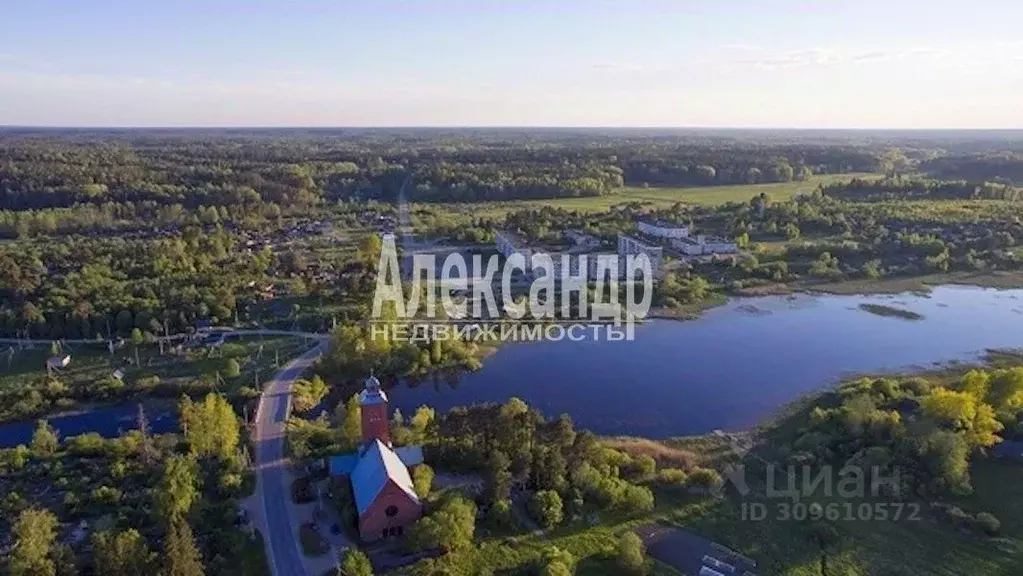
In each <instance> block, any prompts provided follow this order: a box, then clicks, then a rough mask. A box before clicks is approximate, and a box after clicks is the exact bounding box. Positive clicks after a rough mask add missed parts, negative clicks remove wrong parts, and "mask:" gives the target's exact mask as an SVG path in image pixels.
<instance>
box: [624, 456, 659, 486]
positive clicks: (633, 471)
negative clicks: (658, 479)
mask: <svg viewBox="0 0 1023 576" xmlns="http://www.w3.org/2000/svg"><path fill="white" fill-rule="evenodd" d="M656 470H657V461H655V460H654V459H653V457H652V456H650V455H648V454H639V455H637V456H635V457H634V458H633V459H632V461H631V462H630V463H629V465H628V467H627V468H626V471H627V474H628V475H629V477H630V478H634V479H637V480H640V479H645V478H649V477H650V476H653V474H654V472H655V471H656Z"/></svg>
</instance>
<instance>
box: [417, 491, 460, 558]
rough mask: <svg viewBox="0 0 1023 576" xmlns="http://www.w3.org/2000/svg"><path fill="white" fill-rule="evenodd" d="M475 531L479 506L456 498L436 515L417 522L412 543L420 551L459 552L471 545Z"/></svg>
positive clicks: (458, 497)
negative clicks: (440, 549)
mask: <svg viewBox="0 0 1023 576" xmlns="http://www.w3.org/2000/svg"><path fill="white" fill-rule="evenodd" d="M475 531H476V504H474V503H473V502H472V501H471V500H468V499H466V498H465V497H463V496H461V495H456V496H453V497H452V498H451V499H449V500H448V501H447V502H445V503H444V504H443V505H442V506H441V507H440V508H439V509H438V510H437V511H436V512H434V513H433V514H430V515H429V516H426V517H424V518H421V519H420V520H419V521H418V522H416V525H415V526H413V528H412V532H411V534H410V541H411V543H412V545H413V546H414V547H415V548H417V549H419V550H430V549H433V548H443V549H445V550H448V551H451V550H460V549H463V548H467V547H469V546H471V545H472V538H473V534H474V533H475Z"/></svg>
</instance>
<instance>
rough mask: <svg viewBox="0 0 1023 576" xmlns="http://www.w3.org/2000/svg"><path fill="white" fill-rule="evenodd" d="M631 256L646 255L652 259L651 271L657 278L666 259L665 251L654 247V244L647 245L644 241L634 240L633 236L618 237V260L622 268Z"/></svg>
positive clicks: (622, 235)
mask: <svg viewBox="0 0 1023 576" xmlns="http://www.w3.org/2000/svg"><path fill="white" fill-rule="evenodd" d="M630 254H632V255H636V254H646V255H647V258H649V259H650V269H651V271H652V272H653V274H654V276H655V277H657V276H659V275H660V272H661V261H662V260H663V259H664V249H663V248H661V247H660V246H654V245H653V244H647V243H646V242H643V241H642V240H639V239H637V238H633V237H632V236H626V235H624V234H619V235H618V258H619V261H620V265H621V266H625V263H626V257H627V256H629V255H630Z"/></svg>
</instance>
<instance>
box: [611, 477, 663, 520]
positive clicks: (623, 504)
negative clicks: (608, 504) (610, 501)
mask: <svg viewBox="0 0 1023 576" xmlns="http://www.w3.org/2000/svg"><path fill="white" fill-rule="evenodd" d="M615 507H616V508H618V509H619V510H621V511H623V512H626V513H628V514H639V513H642V512H649V511H651V510H653V509H654V494H653V492H651V491H650V489H649V488H646V487H643V486H634V485H632V484H628V485H626V486H625V488H624V489H623V490H622V492H621V494H620V495H619V497H618V502H617V503H616V504H615Z"/></svg>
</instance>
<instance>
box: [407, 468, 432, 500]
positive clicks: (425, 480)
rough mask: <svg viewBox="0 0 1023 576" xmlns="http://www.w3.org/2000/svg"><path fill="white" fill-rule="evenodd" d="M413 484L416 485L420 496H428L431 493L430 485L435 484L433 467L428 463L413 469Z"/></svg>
mask: <svg viewBox="0 0 1023 576" xmlns="http://www.w3.org/2000/svg"><path fill="white" fill-rule="evenodd" d="M412 484H413V486H414V487H415V490H416V494H417V495H418V496H419V497H420V498H426V496H427V495H428V494H429V493H430V487H431V486H432V485H433V468H430V467H429V466H427V465H426V464H420V465H419V466H416V467H415V469H414V470H412Z"/></svg>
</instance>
